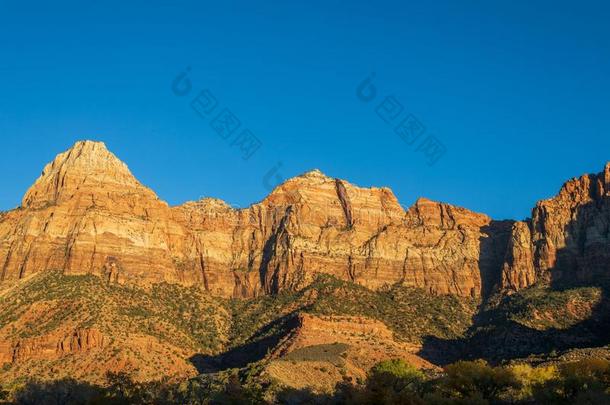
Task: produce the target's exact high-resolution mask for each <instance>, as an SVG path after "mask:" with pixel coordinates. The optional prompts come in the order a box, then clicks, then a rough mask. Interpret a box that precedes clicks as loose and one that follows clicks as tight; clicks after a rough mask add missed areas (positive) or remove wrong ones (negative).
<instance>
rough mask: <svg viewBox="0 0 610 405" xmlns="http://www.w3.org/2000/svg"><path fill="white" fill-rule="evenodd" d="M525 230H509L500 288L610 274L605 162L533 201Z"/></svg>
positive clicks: (609, 181)
mask: <svg viewBox="0 0 610 405" xmlns="http://www.w3.org/2000/svg"><path fill="white" fill-rule="evenodd" d="M529 234H530V229H527V227H526V225H525V223H523V225H520V226H518V227H516V228H515V229H514V232H513V238H512V241H513V242H512V243H511V245H510V246H509V251H508V254H507V261H506V263H505V265H504V272H503V280H504V282H503V287H505V288H509V289H518V288H522V287H526V286H528V285H531V284H533V283H534V282H535V281H540V282H545V283H549V282H583V281H592V280H599V279H600V278H607V277H609V276H610V272H608V269H610V163H608V164H607V165H606V167H605V168H604V171H603V172H601V173H599V174H588V175H584V176H582V177H580V178H577V179H572V180H570V181H568V182H566V183H565V184H564V185H563V187H562V188H561V190H560V191H559V194H558V195H557V196H556V197H553V198H551V199H548V200H543V201H540V202H538V204H536V207H535V208H534V210H533V212H532V220H531V237H529Z"/></svg>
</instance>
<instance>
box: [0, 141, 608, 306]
mask: <svg viewBox="0 0 610 405" xmlns="http://www.w3.org/2000/svg"><path fill="white" fill-rule="evenodd" d="M609 185H610V163H608V164H606V165H605V167H604V171H603V172H601V173H599V174H589V175H584V176H581V177H580V178H574V179H572V180H569V181H568V182H566V183H565V184H564V186H563V187H562V188H561V190H560V191H559V194H558V195H557V196H556V197H553V198H550V199H547V200H542V201H540V202H538V203H537V204H536V206H535V207H534V208H533V210H532V218H531V219H525V220H523V221H513V220H506V221H496V220H493V219H492V218H490V217H489V216H487V215H485V214H480V213H476V212H473V211H470V210H468V209H466V208H461V207H456V206H453V205H451V204H447V203H441V202H436V201H432V200H429V199H426V198H423V197H422V198H419V199H417V201H416V202H415V203H414V204H413V205H412V206H411V207H409V208H407V209H404V208H403V207H402V206H401V205H400V203H399V202H398V199H397V198H396V196H395V195H394V194H393V192H392V191H391V189H390V188H387V187H381V188H378V187H371V188H362V187H358V186H355V185H353V184H351V183H349V182H347V181H345V180H340V179H336V178H332V177H329V176H326V175H325V174H323V173H322V172H320V171H319V170H317V169H316V170H312V171H309V172H306V173H304V174H302V175H300V176H296V177H293V178H291V179H288V180H286V181H285V182H284V183H282V184H280V185H279V186H277V187H276V188H275V189H274V190H273V191H272V192H271V193H269V195H267V196H266V197H265V198H264V199H263V200H261V201H260V202H258V203H254V204H252V205H251V206H249V207H247V208H241V209H233V208H231V207H230V206H229V205H228V204H227V203H226V202H224V201H222V200H218V199H204V200H200V201H196V202H186V203H183V204H181V205H177V206H169V205H168V204H167V203H166V202H164V201H162V200H161V199H159V198H158V196H157V195H156V194H155V193H154V191H152V190H151V189H149V188H147V187H145V186H144V185H142V184H141V183H140V182H139V181H138V180H137V179H136V178H135V177H134V176H133V175H132V173H131V172H130V171H129V168H128V166H127V165H126V164H125V163H123V162H122V161H121V160H119V159H118V158H117V157H116V156H115V155H114V154H112V153H111V152H109V151H108V150H107V148H106V147H105V144H104V143H102V142H94V141H79V142H77V143H76V144H75V145H74V146H73V147H72V148H70V149H69V150H67V151H66V152H63V153H60V154H59V155H58V156H57V157H56V158H55V159H54V160H53V161H52V162H51V163H49V164H47V165H46V166H45V168H44V170H43V172H42V174H41V176H40V177H39V178H38V179H37V180H36V182H35V183H34V184H33V185H32V187H30V189H28V191H27V192H26V193H25V195H24V198H23V204H22V207H20V208H19V209H16V210H12V211H9V212H7V213H6V214H4V215H3V217H2V221H1V222H0V241H1V244H0V265H2V267H1V270H2V272H1V277H0V279H1V280H3V281H4V280H11V279H12V280H16V279H20V278H22V277H23V276H24V274H27V273H29V272H37V271H44V270H53V269H59V270H64V271H66V272H67V273H73V274H87V273H94V274H98V275H101V276H102V277H104V278H106V279H107V280H108V281H113V282H119V283H135V284H143V285H146V284H150V283H154V282H160V281H168V282H174V283H178V284H182V285H203V286H205V288H206V290H208V291H210V292H212V293H214V294H217V295H222V296H233V297H253V296H257V295H259V294H272V293H276V292H278V291H280V290H282V289H291V290H296V289H300V288H303V287H304V286H306V285H307V284H308V283H310V282H311V281H312V280H313V279H314V278H315V276H316V274H318V273H326V274H331V275H334V276H336V277H339V278H341V279H346V280H350V281H352V282H356V283H360V284H362V285H364V286H367V287H369V288H373V289H378V288H383V287H384V286H389V285H392V284H396V283H400V284H403V285H406V286H413V287H421V288H424V289H426V290H428V291H429V292H430V293H432V294H457V295H461V296H472V297H485V296H487V295H489V294H490V293H491V292H492V291H497V290H513V291H514V290H517V289H519V288H524V287H527V286H530V285H533V284H534V283H535V282H537V281H545V282H550V280H551V273H554V274H557V275H558V276H557V277H561V276H560V274H562V273H561V272H560V271H558V270H557V271H555V270H554V266H555V262H556V260H557V257H556V256H557V255H559V257H560V260H561V258H562V257H567V255H568V252H572V253H571V254H572V256H574V257H572V259H570V260H571V262H570V263H568V264H567V266H572V268H575V266H576V264H575V263H576V262H577V261H578V260H585V259H584V258H580V256H586V255H588V254H589V255H597V256H601V257H602V260H601V262H602V264H601V265H597V267H601V268H603V266H605V263H606V260H607V259H608V260H610V259H609V258H607V257H606V254H605V253H604V248H605V244H606V243H607V242H608V240H609V238H608V230H607V229H608V222H609V221H608V219H607V216H608V212H609V209H608V207H607V205H608V204H607V202H605V199H606V198H607V196H608V193H610V186H609ZM593 206H595V207H593ZM581 209H583V210H585V211H587V212H590V213H588V214H586V215H585V216H586V217H587V218H589V217H592V216H594V217H595V218H598V219H596V220H594V221H593V222H592V223H590V224H589V223H587V224H586V225H584V228H585V229H580V228H582V227H583V226H582V225H578V227H576V228H578V229H573V230H572V231H571V234H573V233H579V235H578V236H577V237H576V238H575V239H574V238H572V239H570V238H566V237H565V235H564V233H565V232H566V230H565V229H564V228H566V227H568V226H571V225H569V223H570V221H574V220H575V219H576V218H573V217H574V215H575V214H574V213H575V211H578V210H581ZM583 212H584V211H583ZM591 221H592V220H589V222H591ZM581 222H582V221H581ZM572 228H573V226H572ZM562 235H564V236H562ZM587 235H589V239H588V241H589V242H590V243H589V244H591V246H592V247H591V248H590V249H589V250H590V251H591V252H592V253H588V252H589V251H587V252H585V251H584V250H583V249H580V250H582V251H578V248H577V247H576V245H579V246H581V245H582V246H585V245H587V242H583V240H584V239H586V238H587ZM593 236H595V237H596V238H597V240H598V242H599V243H598V245H599V246H597V245H595V244H594V243H593V242H591V241H592V239H591V238H592V237H593ZM583 238H584V239H583ZM573 239H574V240H573ZM576 240H577V241H576ZM583 244H584V245H583ZM594 245H595V246H594ZM558 250H560V251H561V252H560V253H559V254H558V253H557V251H558ZM599 271H601V269H600V270H599ZM597 272H598V271H597V270H596V274H597ZM564 273H565V270H564ZM579 277H581V278H582V277H592V275H580V276H579Z"/></svg>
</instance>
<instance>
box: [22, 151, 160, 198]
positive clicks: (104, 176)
mask: <svg viewBox="0 0 610 405" xmlns="http://www.w3.org/2000/svg"><path fill="white" fill-rule="evenodd" d="M134 191H137V192H141V193H145V194H147V195H150V196H151V197H153V196H154V197H155V198H156V196H155V195H154V193H152V191H150V190H149V189H147V188H145V187H144V186H142V185H141V184H140V183H139V182H138V181H137V180H136V178H135V177H134V176H133V175H132V174H131V172H130V171H129V168H128V167H127V165H126V164H125V163H123V162H122V161H121V160H120V159H118V158H117V157H116V156H115V155H114V154H113V153H111V152H110V151H108V149H107V148H106V145H105V144H104V143H103V142H95V141H89V140H84V141H78V142H76V143H75V144H74V146H72V147H71V148H70V149H68V150H67V151H65V152H62V153H60V154H59V155H57V157H55V159H54V160H53V161H52V162H50V163H49V164H47V165H46V166H45V167H44V169H43V171H42V174H41V175H40V177H39V178H38V179H37V180H36V182H35V183H34V184H33V185H32V187H30V189H29V190H28V191H27V192H26V193H25V196H24V197H23V200H22V206H24V207H39V206H43V205H49V204H56V203H58V202H60V201H64V200H66V199H69V198H71V197H73V196H74V195H75V194H77V193H78V194H100V193H104V194H108V193H110V192H117V193H130V192H134Z"/></svg>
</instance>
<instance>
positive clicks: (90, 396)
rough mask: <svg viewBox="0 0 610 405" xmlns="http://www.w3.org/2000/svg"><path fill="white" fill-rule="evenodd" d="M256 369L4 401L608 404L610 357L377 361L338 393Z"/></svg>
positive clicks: (48, 387)
mask: <svg viewBox="0 0 610 405" xmlns="http://www.w3.org/2000/svg"><path fill="white" fill-rule="evenodd" d="M261 370H262V368H261V365H258V366H256V367H255V368H254V369H250V370H245V371H244V370H242V371H237V370H235V371H230V372H225V373H221V374H217V375H213V376H201V377H197V378H195V379H192V380H188V381H185V382H182V383H170V382H169V381H167V380H161V381H155V382H147V383H138V382H134V381H133V380H132V379H131V378H130V377H129V376H128V375H127V374H125V373H109V374H108V375H107V381H106V384H105V385H104V386H103V387H102V386H97V385H92V384H88V383H83V382H78V381H76V380H73V379H62V380H57V381H50V382H42V381H36V380H30V381H27V382H25V383H24V384H22V385H21V386H20V387H17V388H16V389H15V390H14V391H13V392H12V393H9V392H7V391H1V392H0V395H1V396H2V399H3V400H4V401H5V402H4V403H7V404H24V405H29V404H32V405H33V404H53V405H73V404H159V405H163V404H260V403H280V404H295V405H296V404H412V405H418V404H433V405H434V404H438V405H445V404H447V405H449V404H464V405H466V404H474V405H479V404H480V405H484V404H566V405H567V404H610V362H609V361H607V360H602V359H586V360H580V361H576V362H570V363H562V364H559V365H547V366H539V367H532V366H529V365H527V364H517V365H511V366H500V367H491V366H490V365H488V364H487V363H486V362H484V361H482V360H477V361H459V362H457V363H454V364H452V365H449V366H447V367H446V368H445V370H444V372H443V373H441V374H440V375H438V376H426V375H425V374H424V373H423V372H421V371H419V370H417V369H415V368H414V367H413V366H411V365H409V364H408V363H406V362H404V361H402V360H388V361H384V362H381V363H379V364H377V365H376V366H375V367H373V368H372V369H371V370H370V372H369V373H368V377H367V379H366V380H365V381H360V382H357V383H352V382H351V381H349V380H348V379H346V381H344V382H342V383H340V384H337V387H336V390H335V392H334V393H333V394H324V393H316V392H314V391H312V390H308V389H305V390H296V389H290V388H285V387H280V386H278V385H277V384H275V383H274V382H272V381H264V378H262V377H261V376H260V371H261Z"/></svg>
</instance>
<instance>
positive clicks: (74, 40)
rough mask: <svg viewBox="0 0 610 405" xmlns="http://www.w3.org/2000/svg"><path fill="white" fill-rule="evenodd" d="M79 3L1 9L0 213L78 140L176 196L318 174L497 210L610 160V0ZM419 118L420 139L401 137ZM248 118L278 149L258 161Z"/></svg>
mask: <svg viewBox="0 0 610 405" xmlns="http://www.w3.org/2000/svg"><path fill="white" fill-rule="evenodd" d="M81 3H83V2H72V3H68V2H63V1H53V2H42V1H40V2H36V1H28V2H25V1H1V2H0V134H1V135H0V136H1V139H2V154H1V158H0V173H2V177H1V180H0V182H1V184H0V209H10V208H13V207H15V206H18V205H19V202H20V199H21V197H22V195H23V193H24V192H25V190H26V189H27V188H28V187H29V185H30V184H31V183H32V182H33V181H34V180H35V179H36V177H37V176H38V175H39V173H40V171H41V170H42V168H43V166H44V164H45V163H46V162H48V161H50V160H51V159H52V158H53V157H54V156H55V155H56V154H57V153H59V152H61V151H63V150H65V149H67V148H68V147H70V146H71V145H72V144H73V143H74V142H75V141H76V140H79V139H94V140H101V141H104V142H106V144H107V146H108V148H109V149H110V150H111V151H113V152H114V153H115V154H117V155H118V156H119V158H121V159H122V160H123V161H125V162H126V163H127V164H128V165H129V167H130V168H131V170H132V172H133V173H134V174H135V176H136V177H137V178H138V179H139V180H140V181H142V182H143V183H144V184H145V185H147V186H149V187H151V188H152V189H153V190H155V191H156V192H157V194H158V195H159V196H160V197H161V198H163V199H164V200H166V201H168V202H169V203H170V204H179V203H181V202H184V201H187V200H193V199H197V198H200V197H202V196H212V197H218V198H222V199H224V200H226V201H227V202H229V203H232V204H234V205H237V206H247V205H249V204H250V203H253V202H256V201H259V200H260V199H262V198H263V197H264V196H265V195H266V194H267V193H268V188H269V187H270V186H273V185H274V184H275V183H276V182H277V180H279V179H281V178H288V177H291V176H294V175H297V174H300V173H303V172H305V171H308V170H310V169H313V168H319V169H320V170H322V171H323V172H325V173H326V174H327V175H329V176H333V177H340V178H344V179H347V180H348V181H350V182H352V183H354V184H357V185H362V186H373V185H375V186H388V187H391V188H392V189H393V190H394V192H395V193H396V195H397V196H398V198H399V200H400V202H401V203H402V204H403V205H405V206H409V205H411V204H412V203H413V202H414V201H415V199H416V198H417V197H419V196H425V197H427V198H431V199H435V200H440V201H445V202H450V203H453V204H457V205H461V206H464V207H467V208H470V209H473V210H475V211H480V212H485V213H488V214H489V215H491V216H492V217H494V218H497V219H502V218H524V217H526V216H529V214H530V210H531V208H532V207H533V205H534V203H535V201H536V200H539V199H542V198H548V197H550V196H552V195H553V194H555V193H556V192H557V191H558V189H559V187H560V185H561V184H562V183H563V181H565V180H567V179H568V178H571V177H574V176H578V175H580V174H583V173H588V172H599V171H601V169H602V167H603V165H604V164H605V162H606V161H608V160H610V23H609V21H610V6H609V4H610V3H608V2H605V1H599V2H589V1H579V2H575V1H570V2H567V1H491V2H490V1H483V0H481V1H457V0H456V1H436V2H434V1H430V2H423V1H422V2H411V1H397V2H386V1H382V0H376V1H368V2H364V1H349V2H348V1H329V0H325V1H307V2H298V3H300V4H297V2H292V1H288V2H286V1H275V2H264V1H256V2H251V1H248V2H246V1H243V2H241V1H214V2H202V1H199V2H195V1H193V2H180V1H167V2H158V1H130V2H126V1H121V2H111V1H104V2H96V3H98V4H92V3H94V2H87V3H90V4H88V5H83V4H81ZM187 68H190V70H189V71H188V72H189V74H188V80H189V81H190V92H188V93H187V94H186V95H182V96H180V95H177V94H182V93H185V92H186V90H188V89H189V88H188V87H185V86H183V85H184V84H185V83H186V82H183V81H181V82H179V83H180V84H181V86H178V87H177V88H173V85H172V83H173V81H174V78H175V77H176V76H177V75H178V74H180V73H181V72H183V71H185V69H187ZM373 72H374V73H375V77H374V80H373V86H374V87H375V89H376V93H375V98H374V99H373V100H371V101H364V100H368V99H367V98H366V97H368V96H369V95H370V94H371V93H370V92H368V93H366V97H360V98H359V97H357V88H358V86H359V85H360V84H361V82H362V81H363V80H364V79H365V78H367V77H368V76H369V75H370V74H371V73H373ZM206 89H207V90H208V91H209V93H204V95H205V94H211V95H213V97H214V99H215V100H216V103H217V104H216V105H215V108H214V109H212V107H213V105H212V104H205V103H204V101H205V100H206V99H205V98H202V96H199V95H200V92H201V91H204V90H206ZM366 89H367V91H369V90H370V89H371V88H369V87H367V88H366ZM174 90H176V91H174ZM176 93H177V94H176ZM360 94H361V95H362V94H363V93H362V92H361V93H360ZM389 96H393V97H394V98H393V99H390V100H393V101H396V102H399V103H400V105H402V110H401V109H400V107H398V106H397V105H396V104H394V108H395V109H392V106H391V105H390V104H388V103H389V101H388V99H386V97H389ZM193 99H196V100H197V101H198V102H199V103H198V104H196V105H198V107H199V112H200V113H202V114H201V115H199V114H198V113H197V112H196V111H194V110H193V108H192V107H191V102H192V101H193ZM379 105H381V107H380V110H378V107H379ZM225 108H228V109H229V110H230V111H231V112H232V113H233V114H234V116H235V117H237V119H238V120H239V121H240V127H239V128H237V129H235V132H234V133H230V131H231V129H233V127H234V125H233V126H232V125H228V124H227V125H228V126H225V127H222V125H221V127H220V128H221V131H220V133H221V134H222V135H224V136H227V139H223V137H222V136H221V135H220V134H219V132H217V131H216V130H215V128H219V126H218V125H216V124H213V121H214V119H215V117H216V116H217V115H219V114H220V115H221V119H220V121H216V122H217V123H218V122H222V118H224V117H225V116H223V115H222V111H223V110H224V109H225ZM210 109H211V111H210V112H209V115H206V114H207V111H208V110H210ZM202 110H205V111H202ZM378 112H380V114H378ZM397 112H400V114H397ZM409 114H411V115H410V116H411V117H415V119H416V120H417V122H418V123H419V124H418V125H423V127H425V132H424V131H421V130H419V129H417V128H420V127H410V128H412V130H411V132H410V133H409V134H410V135H409V138H408V139H407V140H408V141H409V142H411V141H412V142H413V143H412V144H411V145H410V144H409V143H408V142H406V141H405V140H403V139H401V137H400V136H399V135H398V134H397V133H396V132H395V131H394V130H395V128H396V125H397V124H398V123H400V122H401V121H402V119H403V117H407V116H409ZM381 116H383V117H384V118H385V119H387V120H389V123H386V122H385V121H384V119H382V117H381ZM395 117H396V118H395ZM233 122H235V121H233ZM409 122H410V121H409ZM413 128H416V129H417V130H413ZM244 129H247V130H249V131H250V134H252V135H254V136H255V137H256V138H257V139H258V140H259V141H260V142H261V144H262V145H261V146H260V148H259V149H258V150H256V152H255V153H254V154H253V155H252V156H251V157H250V158H249V159H247V160H244V159H243V155H244V151H243V150H242V149H240V148H245V145H246V144H245V143H243V142H242V141H244V140H245V139H246V138H245V137H243V136H242V135H241V133H242V132H241V131H242V130H244ZM416 134H418V135H419V137H418V136H416ZM429 136H434V137H435V138H428V137H429ZM248 139H249V140H251V139H252V138H248ZM429 139H436V140H437V141H439V142H440V143H441V144H442V145H443V148H444V149H445V153H444V155H443V156H441V157H440V159H439V160H438V161H437V162H436V163H435V164H434V165H432V166H430V165H429V164H428V158H429V157H430V150H431V149H429V148H427V147H422V145H430V144H429V142H427V141H426V140H429ZM248 145H252V144H248ZM245 149H247V150H248V151H252V149H251V148H245ZM418 149H420V150H418ZM422 149H423V150H422ZM439 150H440V149H436V151H439ZM425 151H428V152H429V154H428V156H427V155H426V154H425V153H424V152H425ZM432 152H434V150H432ZM433 155H434V156H438V155H437V154H433ZM278 162H281V167H280V170H279V171H277V172H270V170H272V169H273V167H274V166H276V165H277V164H278ZM276 174H277V175H278V176H279V177H278V176H276Z"/></svg>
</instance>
